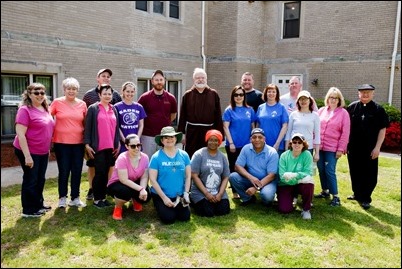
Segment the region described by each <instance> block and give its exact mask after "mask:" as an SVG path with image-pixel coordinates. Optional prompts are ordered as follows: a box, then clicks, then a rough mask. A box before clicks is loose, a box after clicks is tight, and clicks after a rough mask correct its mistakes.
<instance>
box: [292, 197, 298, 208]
mask: <svg viewBox="0 0 402 269" xmlns="http://www.w3.org/2000/svg"><path fill="white" fill-rule="evenodd" d="M292 205H293V207H296V206H297V197H295V198H293V202H292Z"/></svg>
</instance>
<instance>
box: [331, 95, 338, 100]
mask: <svg viewBox="0 0 402 269" xmlns="http://www.w3.org/2000/svg"><path fill="white" fill-rule="evenodd" d="M329 99H332V100H338V99H339V98H338V97H332V96H331V97H329Z"/></svg>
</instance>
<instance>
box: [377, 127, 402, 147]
mask: <svg viewBox="0 0 402 269" xmlns="http://www.w3.org/2000/svg"><path fill="white" fill-rule="evenodd" d="M382 147H383V148H386V149H400V148H401V123H400V122H396V121H393V122H391V124H390V125H389V127H388V128H387V131H386V133H385V139H384V143H383V144H382Z"/></svg>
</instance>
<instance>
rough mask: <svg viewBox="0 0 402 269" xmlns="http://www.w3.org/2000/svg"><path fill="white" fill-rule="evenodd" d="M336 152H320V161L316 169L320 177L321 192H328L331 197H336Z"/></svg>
mask: <svg viewBox="0 0 402 269" xmlns="http://www.w3.org/2000/svg"><path fill="white" fill-rule="evenodd" d="M337 162H338V159H337V158H336V152H331V151H324V150H320V159H319V160H318V162H317V168H318V172H319V175H320V182H321V188H322V190H329V193H330V194H332V195H338V183H337V180H336V163H337Z"/></svg>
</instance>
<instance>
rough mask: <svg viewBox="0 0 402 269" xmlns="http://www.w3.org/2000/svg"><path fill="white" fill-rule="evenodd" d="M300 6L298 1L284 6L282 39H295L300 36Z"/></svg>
mask: <svg viewBox="0 0 402 269" xmlns="http://www.w3.org/2000/svg"><path fill="white" fill-rule="evenodd" d="M300 4H301V2H300V1H299V2H289V3H285V4H284V11H283V38H296V37H299V36H300Z"/></svg>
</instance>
